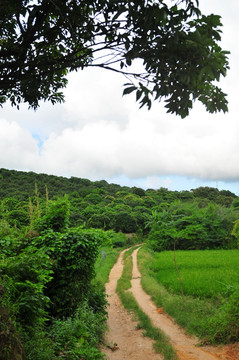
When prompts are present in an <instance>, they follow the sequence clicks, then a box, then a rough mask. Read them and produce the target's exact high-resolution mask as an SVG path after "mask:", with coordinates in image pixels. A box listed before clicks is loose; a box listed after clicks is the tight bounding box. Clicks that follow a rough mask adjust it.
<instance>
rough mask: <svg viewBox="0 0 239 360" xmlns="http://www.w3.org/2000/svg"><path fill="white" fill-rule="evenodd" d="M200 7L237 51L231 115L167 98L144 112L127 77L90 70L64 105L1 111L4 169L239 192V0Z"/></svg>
mask: <svg viewBox="0 0 239 360" xmlns="http://www.w3.org/2000/svg"><path fill="white" fill-rule="evenodd" d="M199 4H200V5H199V7H200V9H201V11H202V13H204V14H211V13H215V14H218V15H221V16H222V23H223V28H222V30H223V34H222V42H221V46H222V48H223V49H224V50H229V51H230V52H231V54H230V56H229V62H230V70H229V71H228V74H227V77H226V78H223V79H222V80H221V81H220V84H219V86H220V87H221V88H222V90H223V91H224V92H226V93H227V94H228V100H229V112H228V113H226V114H223V113H217V114H209V113H207V112H206V110H205V108H204V107H203V106H202V105H200V104H198V103H195V105H194V109H193V110H192V111H191V112H190V115H189V116H188V117H187V118H186V119H181V118H180V117H179V116H174V115H170V114H166V110H165V108H164V107H163V104H162V103H161V104H159V103H157V102H155V103H153V106H152V108H151V110H150V111H148V110H147V109H146V108H145V109H144V108H143V109H139V104H138V103H136V102H135V95H132V94H131V95H128V96H124V97H123V96H122V92H123V84H124V83H125V82H126V81H125V78H124V77H123V76H120V75H118V74H115V73H112V72H109V71H106V70H102V69H92V68H88V69H85V70H83V71H78V72H77V73H76V72H74V73H71V74H70V75H69V76H68V80H69V83H68V86H67V88H66V89H65V90H64V93H65V103H63V104H57V105H54V106H53V105H51V104H50V103H42V104H41V106H40V108H39V109H38V110H37V111H34V110H29V109H28V106H27V105H26V106H25V105H24V104H23V105H21V106H20V110H17V109H15V108H12V107H11V106H10V105H9V104H6V105H4V107H3V108H2V109H0V168H6V169H15V170H21V171H34V172H36V173H45V174H53V175H58V176H66V177H71V176H76V177H80V178H87V179H90V180H92V181H96V180H106V181H107V182H109V183H116V184H120V185H122V186H123V185H126V186H130V187H132V186H138V187H142V188H145V189H147V188H154V189H159V188H160V187H166V188H168V189H169V190H178V191H181V190H190V189H194V188H197V187H199V186H211V187H216V188H218V189H219V190H223V189H225V190H230V191H232V192H234V193H235V194H237V195H239V141H238V138H239V136H238V135H239V114H238V81H239V68H238V63H239V42H238V39H237V35H238V15H239V2H238V1H237V0H229V1H225V0H210V1H208V0H200V1H199Z"/></svg>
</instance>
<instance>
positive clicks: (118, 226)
mask: <svg viewBox="0 0 239 360" xmlns="http://www.w3.org/2000/svg"><path fill="white" fill-rule="evenodd" d="M65 195H67V197H68V200H69V203H70V224H69V225H70V226H79V225H83V224H84V225H85V226H87V227H93V228H102V229H104V230H109V229H113V230H115V231H122V232H124V233H135V232H137V231H138V232H139V231H140V232H141V233H143V234H145V233H147V232H148V231H149V230H147V229H149V227H147V224H148V222H149V221H150V219H151V216H152V211H156V212H158V213H160V212H161V211H162V210H165V209H166V208H167V207H169V205H170V204H172V203H175V202H178V203H179V202H180V203H195V202H196V203H197V206H198V208H206V207H207V206H208V204H211V203H213V204H215V205H218V206H219V207H220V206H221V207H223V208H232V209H236V208H237V207H238V204H239V198H238V197H237V196H236V195H235V194H234V193H232V192H231V191H228V190H220V191H219V190H218V189H216V188H212V187H199V188H197V189H193V190H191V191H187V190H185V191H170V190H168V189H166V188H160V189H157V190H155V189H147V190H143V189H141V188H139V187H131V188H130V187H127V186H120V185H117V184H109V183H107V182H106V181H105V180H101V181H90V180H88V179H82V178H77V177H71V178H66V177H62V176H54V175H47V174H36V173H34V172H24V171H16V170H7V169H0V202H1V209H2V216H3V214H5V217H6V216H7V219H6V220H7V221H8V222H10V223H11V224H12V225H14V224H15V225H16V226H22V225H27V223H28V221H29V199H30V200H32V201H34V199H35V198H36V196H37V197H38V198H39V201H40V202H42V203H43V202H46V201H48V200H56V199H57V198H59V197H64V196H65ZM170 206H171V205H170Z"/></svg>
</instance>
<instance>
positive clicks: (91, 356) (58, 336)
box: [51, 304, 106, 360]
mask: <svg viewBox="0 0 239 360" xmlns="http://www.w3.org/2000/svg"><path fill="white" fill-rule="evenodd" d="M105 330H106V326H105V316H104V315H103V314H102V313H94V312H93V311H92V310H91V309H90V308H89V306H88V305H87V304H83V305H82V306H81V307H80V308H78V309H77V311H76V315H75V316H74V317H70V318H68V319H66V320H56V321H54V323H53V325H52V329H51V336H52V339H53V342H54V344H55V352H56V354H58V355H59V354H60V355H61V356H62V357H64V358H65V359H68V360H79V359H84V360H101V359H103V358H104V355H103V354H102V353H101V352H100V350H99V349H98V344H99V342H100V341H101V340H102V336H103V333H104V331H105Z"/></svg>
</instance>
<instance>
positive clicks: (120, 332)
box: [102, 249, 239, 360]
mask: <svg viewBox="0 0 239 360" xmlns="http://www.w3.org/2000/svg"><path fill="white" fill-rule="evenodd" d="M125 251H126V250H124V251H123V252H121V254H120V256H119V258H118V261H117V263H116V264H115V265H114V267H113V268H112V270H111V272H110V276H109V283H108V284H106V293H107V294H108V295H109V298H108V301H109V307H108V314H109V317H108V327H109V332H108V334H107V337H106V343H107V345H108V346H107V347H105V348H104V349H102V350H103V352H104V353H105V354H106V356H107V359H108V360H123V359H127V360H136V359H137V360H139V359H140V360H141V359H142V360H151V359H152V360H158V359H159V360H161V359H162V356H161V355H160V354H156V353H155V352H154V351H153V348H152V340H151V339H149V338H147V337H144V336H143V335H142V331H141V330H136V325H137V323H136V322H133V321H132V317H131V315H129V314H128V313H127V311H126V310H125V309H124V307H123V306H122V304H121V302H120V299H119V297H118V295H117V294H116V285H117V281H118V279H119V278H120V277H121V275H122V271H123V254H124V252H125ZM137 252H138V249H137V250H135V251H134V252H133V254H132V256H133V274H132V280H131V285H132V288H131V291H132V293H133V295H134V297H135V299H136V301H137V302H138V304H139V306H140V307H141V308H142V310H143V311H144V312H145V313H146V314H147V315H148V316H149V318H150V319H151V321H152V324H153V325H154V326H155V327H158V328H160V329H161V330H163V331H164V333H165V334H166V335H167V336H168V337H169V339H170V341H171V343H172V345H173V347H174V348H175V350H176V353H177V356H178V359H179V360H219V359H220V360H239V346H238V344H237V345H228V346H225V347H223V348H220V347H212V346H205V347H197V346H196V345H197V344H198V343H199V340H198V339H197V338H196V337H191V336H189V335H187V334H186V333H185V332H184V331H183V329H181V328H180V327H179V326H178V325H177V324H176V323H175V322H174V321H173V320H172V318H170V317H169V316H168V315H167V314H165V313H164V312H163V309H158V308H157V307H156V306H155V304H154V303H153V302H152V300H151V298H150V296H149V295H148V294H146V293H145V292H144V291H143V289H142V287H141V283H140V279H141V274H140V272H139V269H138V266H137Z"/></svg>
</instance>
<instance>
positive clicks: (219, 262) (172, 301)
mask: <svg viewBox="0 0 239 360" xmlns="http://www.w3.org/2000/svg"><path fill="white" fill-rule="evenodd" d="M237 259H238V251H237V250H235V251H231V250H226V251H224V250H218V251H176V261H177V265H178V267H179V272H180V276H181V278H182V282H183V289H184V294H185V296H184V302H183V301H182V296H181V287H180V282H179V279H178V275H177V271H176V269H175V265H174V262H173V252H162V253H153V252H151V251H150V250H148V249H147V248H146V247H143V248H141V250H140V251H139V254H138V263H139V268H140V271H141V273H142V286H143V288H144V290H145V291H146V292H147V293H148V294H150V295H151V297H152V299H153V300H154V302H155V304H156V305H157V306H158V307H163V308H164V310H165V311H166V312H167V313H168V314H169V315H171V316H172V317H173V318H174V319H175V321H176V322H177V323H178V324H179V325H181V326H182V327H184V328H185V329H186V331H187V332H188V333H190V334H195V335H196V336H198V337H199V338H200V339H202V340H206V341H209V342H214V340H213V339H215V333H216V332H217V327H218V326H220V324H219V323H218V321H217V319H218V313H219V309H220V307H221V304H222V303H223V299H224V297H226V293H227V291H228V287H230V286H232V287H234V286H238V285H237V284H238V270H237V271H236V269H238V260H237Z"/></svg>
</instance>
